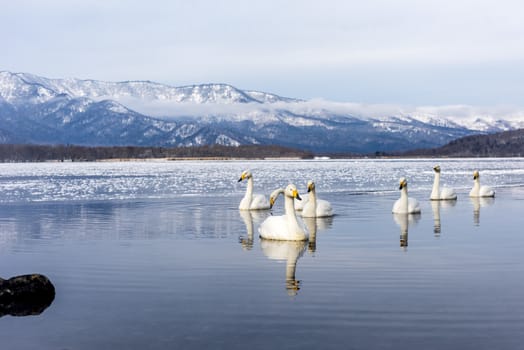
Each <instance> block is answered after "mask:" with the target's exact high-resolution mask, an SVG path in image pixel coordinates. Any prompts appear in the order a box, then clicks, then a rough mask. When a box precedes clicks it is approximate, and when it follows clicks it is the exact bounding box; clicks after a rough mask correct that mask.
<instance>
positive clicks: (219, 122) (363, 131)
mask: <svg viewBox="0 0 524 350" xmlns="http://www.w3.org/2000/svg"><path fill="white" fill-rule="evenodd" d="M367 114H368V115H366V113H362V112H361V111H359V110H358V108H355V106H354V105H350V104H346V105H344V104H342V105H340V104H338V105H337V104H334V103H327V102H325V101H323V102H322V101H320V102H319V101H302V100H298V99H292V98H285V97H281V96H278V95H275V94H269V93H264V92H258V91H248V90H240V89H237V88H235V87H233V86H231V85H227V84H202V85H193V86H183V87H173V86H168V85H164V84H159V83H155V82H149V81H128V82H104V81H96V80H80V79H49V78H44V77H39V76H35V75H32V74H26V73H11V72H6V71H3V72H0V143H39V144H57V143H61V144H78V145H106V146H110V145H141V146H192V145H204V144H222V145H240V144H278V145H282V146H288V147H295V148H301V149H308V150H312V151H316V152H375V151H394V150H395V151H396V150H407V149H412V148H421V147H436V146H441V145H443V144H445V143H447V142H449V141H451V140H454V139H456V138H459V137H462V136H466V135H470V134H474V133H478V132H479V131H481V132H496V131H502V130H509V129H515V128H519V127H524V117H522V118H520V117H518V118H513V119H512V120H504V119H500V118H492V117H489V118H485V117H477V116H475V115H473V118H469V119H467V118H462V119H460V120H455V119H453V118H449V117H441V116H438V115H435V114H434V113H432V112H412V113H410V112H407V113H406V112H397V113H391V112H389V113H388V112H384V111H383V112H375V113H372V114H371V115H369V113H367Z"/></svg>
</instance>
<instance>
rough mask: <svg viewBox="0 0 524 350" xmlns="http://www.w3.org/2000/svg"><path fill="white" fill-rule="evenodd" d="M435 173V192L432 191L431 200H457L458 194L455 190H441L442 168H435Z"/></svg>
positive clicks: (444, 188)
mask: <svg viewBox="0 0 524 350" xmlns="http://www.w3.org/2000/svg"><path fill="white" fill-rule="evenodd" d="M433 170H434V171H435V179H434V180H433V190H432V191H431V196H430V199H431V200H432V201H444V200H455V199H457V194H456V193H455V190H454V189H452V188H449V187H443V188H442V190H441V189H440V166H438V165H437V166H435V167H434V168H433Z"/></svg>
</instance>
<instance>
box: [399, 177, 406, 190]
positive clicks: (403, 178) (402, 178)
mask: <svg viewBox="0 0 524 350" xmlns="http://www.w3.org/2000/svg"><path fill="white" fill-rule="evenodd" d="M405 187H408V180H406V178H405V177H401V178H400V181H399V187H398V189H399V190H401V189H403V188H405Z"/></svg>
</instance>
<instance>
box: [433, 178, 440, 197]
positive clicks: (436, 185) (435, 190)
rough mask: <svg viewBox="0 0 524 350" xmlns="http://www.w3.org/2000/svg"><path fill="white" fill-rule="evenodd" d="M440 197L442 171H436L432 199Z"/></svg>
mask: <svg viewBox="0 0 524 350" xmlns="http://www.w3.org/2000/svg"><path fill="white" fill-rule="evenodd" d="M439 198H440V173H437V172H435V180H433V190H432V191H431V199H439Z"/></svg>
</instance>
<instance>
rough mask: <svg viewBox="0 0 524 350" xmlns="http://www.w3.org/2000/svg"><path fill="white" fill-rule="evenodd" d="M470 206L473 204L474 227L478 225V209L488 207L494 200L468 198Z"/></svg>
mask: <svg viewBox="0 0 524 350" xmlns="http://www.w3.org/2000/svg"><path fill="white" fill-rule="evenodd" d="M469 199H470V200H471V204H473V224H474V225H475V226H479V225H480V208H481V207H488V206H490V205H493V203H495V198H493V197H470V198H469Z"/></svg>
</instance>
